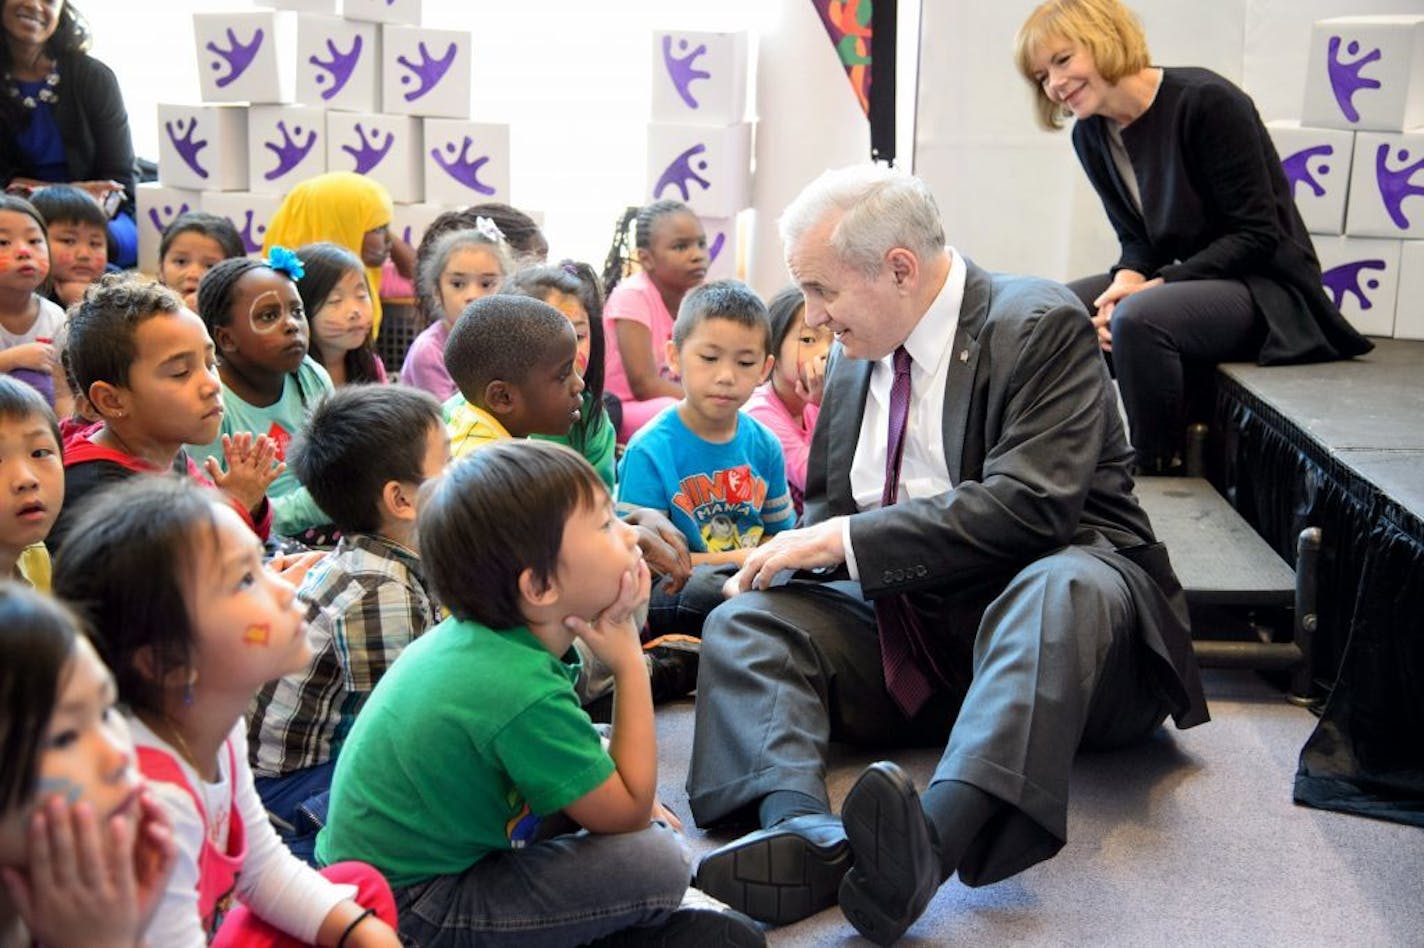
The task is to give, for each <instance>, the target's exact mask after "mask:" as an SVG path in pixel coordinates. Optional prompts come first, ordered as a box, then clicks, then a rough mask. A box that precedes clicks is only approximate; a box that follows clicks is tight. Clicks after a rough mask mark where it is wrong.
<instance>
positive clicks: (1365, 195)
mask: <svg viewBox="0 0 1424 948" xmlns="http://www.w3.org/2000/svg"><path fill="white" fill-rule="evenodd" d="M1310 44H1311V45H1310V65H1309V68H1308V71H1307V75H1306V89H1305V102H1304V104H1303V107H1302V109H1301V118H1300V121H1298V122H1297V121H1287V122H1271V123H1269V124H1268V126H1267V127H1268V128H1269V130H1270V133H1271V137H1272V139H1273V140H1274V142H1275V145H1276V150H1277V151H1278V152H1279V153H1280V156H1281V164H1282V166H1283V167H1284V169H1285V173H1286V179H1287V180H1288V181H1289V182H1290V184H1291V190H1292V193H1293V195H1294V197H1295V202H1296V206H1297V207H1298V208H1299V209H1300V213H1301V217H1302V218H1304V220H1305V223H1306V227H1307V228H1308V229H1309V230H1310V232H1311V234H1312V237H1313V240H1314V243H1315V251H1316V254H1317V255H1318V256H1319V257H1320V267H1321V270H1322V271H1324V277H1325V281H1324V282H1325V289H1326V291H1327V292H1328V293H1330V294H1331V295H1332V297H1333V298H1334V300H1335V302H1336V305H1338V306H1339V307H1340V311H1341V312H1342V313H1343V314H1344V316H1345V318H1346V319H1348V320H1349V321H1350V323H1351V324H1352V325H1353V326H1354V327H1355V328H1356V329H1358V330H1359V331H1360V332H1362V333H1365V334H1367V335H1371V336H1395V337H1398V338H1408V339H1424V16H1348V17H1335V18H1332V19H1327V20H1319V21H1317V22H1316V23H1315V24H1314V26H1313V28H1312V30H1311V39H1310Z"/></svg>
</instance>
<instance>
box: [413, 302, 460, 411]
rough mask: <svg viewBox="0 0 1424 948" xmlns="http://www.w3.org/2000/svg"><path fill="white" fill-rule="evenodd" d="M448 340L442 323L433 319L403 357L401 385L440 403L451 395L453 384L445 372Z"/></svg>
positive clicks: (441, 320) (446, 330)
mask: <svg viewBox="0 0 1424 948" xmlns="http://www.w3.org/2000/svg"><path fill="white" fill-rule="evenodd" d="M449 338H450V330H449V329H447V328H446V326H445V320H443V319H437V320H436V321H435V322H433V323H431V324H430V325H429V326H426V327H425V329H424V330H423V331H422V332H421V333H420V335H418V336H416V337H415V341H414V342H412V343H411V344H410V349H409V350H407V352H406V354H405V364H404V365H402V366H401V370H400V381H401V384H402V385H410V386H412V387H414V388H422V389H425V391H427V392H429V393H430V394H431V395H434V396H435V397H436V398H437V399H439V400H440V401H442V402H443V401H445V400H446V399H448V398H449V397H450V396H451V395H454V394H455V380H454V379H452V378H450V373H449V372H447V371H446V370H445V340H447V339H449Z"/></svg>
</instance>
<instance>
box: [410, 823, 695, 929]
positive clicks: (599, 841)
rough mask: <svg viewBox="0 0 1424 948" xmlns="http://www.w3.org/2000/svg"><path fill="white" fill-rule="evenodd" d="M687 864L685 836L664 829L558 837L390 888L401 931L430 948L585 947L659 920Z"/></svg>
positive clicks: (676, 895)
mask: <svg viewBox="0 0 1424 948" xmlns="http://www.w3.org/2000/svg"><path fill="white" fill-rule="evenodd" d="M691 865H692V863H691V856H690V854H689V853H688V851H687V848H686V846H685V845H684V843H683V840H682V837H681V836H680V835H679V834H678V833H677V832H676V831H675V830H673V829H672V828H670V827H668V826H666V825H664V824H662V823H654V824H653V825H652V826H650V827H648V828H647V829H645V830H641V831H639V832H636V833H617V834H611V835H602V834H593V833H586V832H578V833H571V834H568V835H564V836H555V837H553V838H551V839H546V840H543V841H541V842H536V843H533V844H531V845H529V846H526V847H525V848H523V849H515V850H510V851H508V852H501V853H492V854H491V855H488V856H486V857H485V858H483V859H481V860H480V861H479V862H477V863H475V864H474V865H473V866H471V867H470V868H469V869H466V870H465V871H464V872H463V873H461V874H460V875H458V876H440V877H438V878H435V879H430V880H427V881H425V882H421V883H418V884H416V885H413V886H409V887H407V888H403V889H397V890H395V898H396V908H397V910H398V911H399V914H400V933H401V936H402V938H403V939H405V940H407V941H411V942H413V943H415V944H419V945H422V946H426V948H436V946H462V945H581V944H584V943H585V942H589V941H592V940H594V939H596V938H600V937H602V936H604V935H608V934H611V933H613V932H616V931H621V930H622V929H625V928H630V927H632V926H634V925H656V924H658V923H660V922H661V921H663V920H664V919H665V918H666V917H667V916H668V915H669V914H670V913H671V912H672V911H673V909H675V908H677V907H678V905H679V903H680V902H681V901H682V896H683V893H684V892H685V891H686V890H687V886H688V878H689V876H690V874H691Z"/></svg>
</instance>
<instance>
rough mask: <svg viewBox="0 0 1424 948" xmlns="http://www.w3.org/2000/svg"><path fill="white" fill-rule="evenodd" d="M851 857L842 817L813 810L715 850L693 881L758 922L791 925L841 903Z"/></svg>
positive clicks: (706, 859)
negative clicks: (839, 897) (838, 894)
mask: <svg viewBox="0 0 1424 948" xmlns="http://www.w3.org/2000/svg"><path fill="white" fill-rule="evenodd" d="M850 860H851V855H850V846H849V845H848V844H847V842H846V834H845V829H844V828H843V827H842V826H841V821H840V819H839V818H837V817H835V816H832V815H831V814H829V813H813V814H809V815H807V816H798V817H795V818H794V819H790V820H787V821H785V822H784V823H778V824H777V825H776V826H773V827H771V828H769V829H764V830H757V831H756V832H755V833H749V834H747V835H746V836H743V837H742V838H741V839H738V840H734V841H733V842H730V843H728V844H727V845H725V846H723V847H722V848H721V849H716V850H713V851H712V852H710V853H708V854H707V855H706V856H703V857H702V861H701V862H700V863H698V865H697V875H696V876H695V877H694V880H693V884H694V885H695V886H697V888H699V889H701V890H702V891H703V892H706V893H707V894H708V895H710V896H712V897H713V898H715V899H719V900H721V901H723V902H726V903H727V904H728V905H730V906H731V907H732V908H734V909H736V910H737V911H739V912H743V913H745V914H747V915H750V916H751V917H752V918H754V919H757V920H758V921H762V922H770V923H771V924H773V925H789V924H791V923H792V922H799V921H800V920H801V919H803V918H807V917H808V916H811V915H814V914H816V913H817V912H819V911H821V910H822V909H826V908H830V907H831V906H832V905H835V904H836V892H837V889H838V887H839V886H840V884H841V878H842V877H843V876H844V875H845V873H846V869H848V868H849V867H850Z"/></svg>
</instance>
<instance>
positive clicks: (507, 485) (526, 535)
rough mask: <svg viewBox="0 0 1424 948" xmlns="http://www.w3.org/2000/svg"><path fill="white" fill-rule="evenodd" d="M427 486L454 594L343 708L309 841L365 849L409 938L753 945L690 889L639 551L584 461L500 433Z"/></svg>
mask: <svg viewBox="0 0 1424 948" xmlns="http://www.w3.org/2000/svg"><path fill="white" fill-rule="evenodd" d="M561 318H562V317H561ZM422 494H423V496H422V504H421V510H420V517H419V520H418V528H417V535H418V541H419V547H420V550H421V555H422V557H423V558H424V562H425V564H426V570H427V572H428V574H429V576H430V579H431V582H432V584H433V585H434V587H435V591H436V594H437V595H438V596H439V598H440V601H441V602H442V603H444V604H445V606H446V607H447V608H448V609H449V610H450V613H451V615H450V618H448V619H446V620H445V621H444V622H442V623H440V625H438V626H436V627H435V628H434V629H432V630H431V631H429V632H427V633H426V634H425V635H423V636H421V637H420V638H418V639H416V641H414V642H413V643H411V645H410V646H409V647H408V648H407V649H406V650H405V652H404V653H403V654H402V655H401V657H400V660H399V661H397V662H396V663H395V664H394V665H393V666H392V667H391V669H390V670H389V671H388V672H387V673H386V675H385V677H384V678H382V679H381V681H380V683H379V684H377V685H376V688H375V691H373V692H372V693H371V697H370V699H369V700H368V701H367V703H366V706H365V708H364V709H363V710H362V712H361V714H360V716H359V717H358V718H357V719H356V723H355V725H354V726H353V728H352V730H351V734H350V737H349V738H348V739H347V741H346V744H345V746H344V748H343V749H342V752H341V756H340V757H339V758H338V759H337V762H336V776H335V781H334V784H333V787H332V794H331V809H330V813H329V818H328V821H327V824H326V826H325V827H324V828H323V829H322V830H321V833H320V835H319V836H318V838H317V858H318V859H319V860H320V861H321V862H323V863H330V862H334V861H336V860H342V859H358V860H361V861H363V862H366V863H369V864H371V865H373V866H375V867H376V868H377V869H379V870H380V871H381V872H382V873H383V874H384V875H385V877H386V878H387V879H388V880H389V881H390V882H391V886H392V888H393V890H394V892H395V896H396V905H397V907H398V909H399V910H400V913H399V914H400V933H401V935H402V937H403V938H404V939H405V940H406V941H407V942H408V943H411V944H440V945H474V944H491V943H494V944H513V943H521V944H530V945H534V944H561V945H562V944H567V945H573V944H583V943H585V942H588V941H592V940H593V939H596V938H600V937H604V936H610V935H615V934H617V936H618V939H619V940H618V941H617V942H616V943H618V944H679V943H684V942H682V941H679V940H678V937H679V936H682V937H684V938H686V939H687V943H697V944H709V945H711V944H734V945H757V944H763V943H764V936H763V934H762V932H761V930H760V928H758V927H757V926H756V925H755V924H754V923H752V922H751V921H750V920H749V919H747V918H746V916H744V915H740V914H738V913H735V912H732V911H730V910H728V909H727V908H726V907H725V906H722V905H721V904H720V903H715V902H712V901H711V900H705V897H702V899H698V898H697V894H694V895H693V896H692V897H690V898H689V897H688V892H689V890H688V884H687V880H688V854H687V852H686V850H685V848H684V845H683V841H682V840H681V839H680V838H679V835H678V833H677V832H676V830H675V829H674V826H673V825H669V822H668V821H672V823H673V824H674V825H675V823H676V820H675V818H674V817H672V816H671V814H669V813H668V812H667V811H666V810H664V809H663V808H662V807H660V806H659V804H658V803H657V800H656V790H657V759H658V758H657V735H656V733H655V730H654V727H653V706H652V698H651V694H650V691H649V686H648V677H647V673H646V671H645V670H644V665H643V649H642V646H641V644H640V643H639V641H638V628H637V626H636V624H635V623H634V620H633V614H634V612H635V611H636V610H637V609H638V607H639V606H640V605H641V604H642V603H644V602H646V600H647V597H648V586H649V574H648V568H647V566H646V564H645V563H644V562H643V558H642V555H641V553H640V551H639V549H638V544H637V540H636V537H635V534H634V530H633V528H631V527H629V526H627V525H625V524H623V523H622V522H621V521H619V520H618V518H617V517H615V516H614V513H613V503H612V500H611V499H610V498H609V495H608V490H607V488H606V487H604V485H603V482H602V481H601V480H600V479H599V477H598V475H597V473H595V471H594V470H593V468H592V467H591V466H589V464H588V462H587V461H585V460H584V459H583V458H581V457H579V456H578V455H577V454H575V453H574V452H573V451H571V450H570V449H568V448H565V447H563V446H562V445H555V444H550V443H547V442H539V441H505V442H501V443H499V444H493V445H490V446H488V447H486V448H484V449H482V450H480V451H476V452H475V453H473V454H471V455H470V456H469V457H466V458H462V459H460V460H458V461H456V462H454V463H453V464H451V465H450V467H449V468H448V469H447V470H446V472H445V474H444V475H443V476H442V477H440V478H437V479H436V480H434V481H432V482H430V483H429V484H427V485H426V486H425V487H424V488H423V489H422ZM575 638H582V639H583V640H584V641H585V642H586V643H587V644H588V645H589V646H590V647H591V648H592V649H593V650H594V652H595V653H596V654H598V655H599V657H600V658H602V659H603V661H604V662H606V663H607V664H608V666H609V667H610V668H612V669H613V673H614V676H615V678H616V680H617V682H618V691H617V693H618V698H617V701H616V702H615V704H614V709H613V728H612V734H611V738H610V743H609V745H608V747H607V749H605V748H604V745H603V743H602V742H601V740H600V738H599V734H598V732H597V731H595V730H594V727H593V725H592V723H591V722H590V721H589V719H588V716H587V715H586V714H585V713H584V712H583V711H582V710H581V709H580V707H579V704H578V699H577V698H576V696H575V694H574V690H573V685H572V682H573V679H574V677H575V675H576V673H577V670H576V668H574V667H573V663H576V662H577V658H576V653H575V652H574V651H573V649H572V645H573V642H574V639H575ZM560 824H562V825H560ZM579 827H581V828H582V830H583V831H582V832H580V831H578V828H579ZM694 893H695V890H694ZM704 900H705V901H704ZM696 938H700V940H697V941H695V942H694V941H693V939H696Z"/></svg>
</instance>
